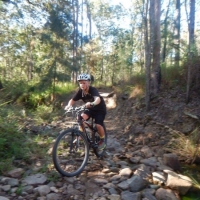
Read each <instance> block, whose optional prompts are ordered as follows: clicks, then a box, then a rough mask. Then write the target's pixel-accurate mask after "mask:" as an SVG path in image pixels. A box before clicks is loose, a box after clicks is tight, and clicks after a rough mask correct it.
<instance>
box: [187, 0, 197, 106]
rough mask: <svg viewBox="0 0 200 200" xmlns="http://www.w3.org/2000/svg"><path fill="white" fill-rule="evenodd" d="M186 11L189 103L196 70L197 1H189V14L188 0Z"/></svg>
mask: <svg viewBox="0 0 200 200" xmlns="http://www.w3.org/2000/svg"><path fill="white" fill-rule="evenodd" d="M185 4H186V6H185V9H186V13H187V19H188V33H189V43H188V55H189V64H188V72H187V92H186V103H188V102H189V100H190V87H191V83H192V80H194V77H195V73H197V72H198V71H199V70H198V71H196V69H195V68H194V65H193V62H192V60H193V58H194V56H195V49H196V46H195V34H194V30H195V4H196V1H195V0H190V1H189V14H188V11H187V0H185ZM192 65H193V66H192Z"/></svg>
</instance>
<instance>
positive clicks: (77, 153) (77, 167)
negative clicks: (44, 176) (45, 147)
mask: <svg viewBox="0 0 200 200" xmlns="http://www.w3.org/2000/svg"><path fill="white" fill-rule="evenodd" d="M88 156H89V146H88V142H87V138H86V137H85V136H84V134H83V133H82V132H80V131H79V130H77V129H73V128H71V129H67V130H65V131H63V132H62V133H61V134H60V135H59V136H58V137H57V139H56V141H55V144H54V146H53V151H52V157H53V163H54V166H55V168H56V170H57V171H58V172H59V173H60V174H62V175H63V176H67V177H72V176H77V175H79V174H80V173H81V172H82V171H83V170H84V167H85V165H86V164H87V161H88Z"/></svg>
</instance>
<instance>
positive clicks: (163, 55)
mask: <svg viewBox="0 0 200 200" xmlns="http://www.w3.org/2000/svg"><path fill="white" fill-rule="evenodd" d="M170 4H171V0H169V3H168V6H167V12H166V16H165V19H164V31H163V35H164V44H163V50H162V62H165V58H166V48H167V28H168V22H167V21H168V14H169V7H170Z"/></svg>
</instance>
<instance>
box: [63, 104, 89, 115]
mask: <svg viewBox="0 0 200 200" xmlns="http://www.w3.org/2000/svg"><path fill="white" fill-rule="evenodd" d="M84 110H88V109H87V108H86V107H85V105H84V106H79V107H72V106H71V107H70V108H69V109H67V110H66V111H65V114H67V113H73V112H76V113H79V112H81V111H84Z"/></svg>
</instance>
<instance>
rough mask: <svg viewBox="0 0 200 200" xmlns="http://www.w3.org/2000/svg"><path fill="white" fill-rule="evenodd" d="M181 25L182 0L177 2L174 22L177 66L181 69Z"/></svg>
mask: <svg viewBox="0 0 200 200" xmlns="http://www.w3.org/2000/svg"><path fill="white" fill-rule="evenodd" d="M180 23H181V6H180V0H176V11H175V21H174V32H175V33H174V46H175V66H177V67H179V60H180Z"/></svg>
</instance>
